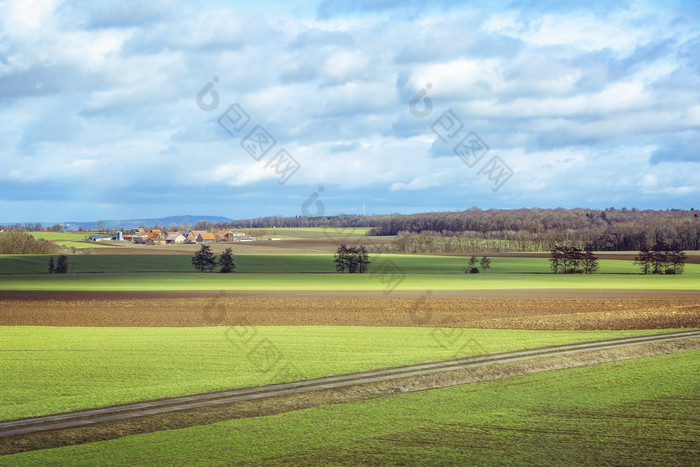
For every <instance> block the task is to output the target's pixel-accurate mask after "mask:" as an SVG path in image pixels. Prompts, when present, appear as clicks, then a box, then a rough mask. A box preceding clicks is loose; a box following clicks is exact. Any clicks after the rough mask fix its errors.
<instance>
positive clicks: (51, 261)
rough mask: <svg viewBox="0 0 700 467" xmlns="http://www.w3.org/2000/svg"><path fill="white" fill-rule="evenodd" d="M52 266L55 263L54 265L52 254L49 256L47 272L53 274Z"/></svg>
mask: <svg viewBox="0 0 700 467" xmlns="http://www.w3.org/2000/svg"><path fill="white" fill-rule="evenodd" d="M54 267H55V265H54V262H53V256H52V257H51V258H49V274H53V270H54Z"/></svg>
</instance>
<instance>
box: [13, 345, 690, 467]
mask: <svg viewBox="0 0 700 467" xmlns="http://www.w3.org/2000/svg"><path fill="white" fill-rule="evenodd" d="M699 358H700V351H688V352H683V353H678V354H672V355H665V356H659V357H649V358H643V359H637V360H629V361H622V362H614V363H605V364H600V365H596V366H592V367H583V368H574V369H569V370H561V371H555V372H549V373H540V374H534V375H529V376H522V377H516V378H512V379H507V380H503V381H494V382H484V383H475V384H470V385H465V386H458V387H452V388H446V389H439V390H433V391H424V392H418V393H411V394H400V395H392V396H388V397H382V398H379V399H373V400H369V401H363V402H356V403H349V404H341V405H330V406H324V407H317V408H311V409H306V410H301V411H296V412H289V413H282V414H278V415H272V416H267V417H258V418H250V419H239V420H230V421H225V422H220V423H215V424H212V425H206V426H198V427H192V428H185V429H180V430H172V431H165V432H155V433H149V434H143V435H134V436H128V437H125V438H121V439H117V440H111V441H102V442H96V443H90V444H84V445H79V446H70V447H62V448H56V449H48V450H41V451H35V452H29V453H23V454H17V455H12V456H7V457H5V458H3V459H0V463H7V464H11V465H41V464H47V463H51V464H56V465H78V464H79V465H83V464H94V463H98V464H102V465H134V464H148V465H182V464H197V465H223V464H228V465H230V464H244V465H252V464H255V465H258V464H277V463H288V464H297V465H312V464H324V465H360V464H363V465H399V464H400V465H416V464H431V465H505V464H509V465H533V464H534V465H572V464H576V465H579V464H581V465H583V464H585V465H593V464H597V465H696V464H697V460H698V458H699V457H700V443H699V441H698V440H700V408H699V407H698V400H699V399H700V385H699V384H698V375H697V362H698V359H699ZM436 407H439V410H436Z"/></svg>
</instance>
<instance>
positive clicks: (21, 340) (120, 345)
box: [0, 326, 653, 420]
mask: <svg viewBox="0 0 700 467" xmlns="http://www.w3.org/2000/svg"><path fill="white" fill-rule="evenodd" d="M248 330H250V329H248ZM237 332H239V333H240V332H243V328H240V327H238V328H227V327H196V328H86V327H24V326H12V327H0V354H2V359H0V374H2V375H3V377H2V378H1V379H0V400H2V401H3V403H2V405H1V406H0V420H2V419H11V418H19V417H28V416H33V415H40V414H47V413H54V412H61V411H69V410H75V409H80V408H88V407H99V406H104V405H110V404H117V403H122V402H129V401H136V400H145V399H155V398H159V397H166V396H175V395H182V394H192V393H198V392H207V391H214V390H219V389H230V388H235V387H243V386H255V385H260V384H266V383H272V382H280V381H291V380H295V379H305V378H314V377H319V376H325V375H331V374H340V373H348V372H354V371H359V370H367V369H372V368H379V367H386V366H395V365H402V364H408V363H416V362H422V361H428V360H439V359H445V358H450V357H453V356H454V355H455V353H456V352H458V351H459V349H462V348H464V349H467V350H465V351H464V352H463V353H464V354H479V353H490V352H500V351H505V350H513V349H520V348H527V347H537V346H545V345H553V344H563V343H567V342H574V341H582V340H595V339H603V338H608V337H622V336H628V335H638V334H643V333H653V332H649V331H523V330H485V329H476V330H464V331H457V332H458V333H459V334H457V335H455V334H454V333H455V330H454V329H452V330H450V331H447V332H449V333H450V334H449V336H450V342H453V344H451V345H450V346H443V345H442V343H444V342H446V340H445V338H444V334H442V332H443V331H440V330H436V329H434V328H383V327H326V326H316V327H314V326H298V327H280V326H259V327H256V328H255V331H254V332H255V333H256V334H255V337H254V338H253V339H252V340H251V341H250V343H249V344H242V341H241V339H240V338H237V337H236V336H238V334H236V333H237ZM261 342H264V343H269V344H271V345H273V347H274V349H275V351H274V352H272V353H273V354H275V355H277V356H278V357H276V359H275V360H274V362H271V361H268V360H265V359H263V357H262V356H260V355H262V354H261V353H260V355H259V353H257V352H256V351H255V349H256V348H258V347H257V346H258V345H262V344H260V343H261ZM461 354H462V353H460V355H461ZM266 355H267V354H266ZM287 364H292V365H293V366H294V368H296V370H297V372H298V373H299V374H298V375H297V376H296V377H294V376H288V375H285V374H283V372H282V371H281V369H282V368H284V367H286V365H287Z"/></svg>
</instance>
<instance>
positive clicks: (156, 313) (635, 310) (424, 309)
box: [0, 290, 700, 330]
mask: <svg viewBox="0 0 700 467" xmlns="http://www.w3.org/2000/svg"><path fill="white" fill-rule="evenodd" d="M564 297H569V298H564ZM242 323H246V324H249V325H282V326H299V325H321V326H426V327H469V328H493V329H549V330H564V329H568V330H594V329H661V328H680V327H700V296H699V295H698V293H696V292H693V291H688V292H675V291H639V292H626V291H590V290H589V291H562V290H556V291H555V290H552V291H543V290H538V291H475V292H464V291H453V292H451V291H446V292H444V293H443V292H442V291H441V292H439V293H438V292H434V293H433V294H432V295H427V296H426V295H421V294H420V293H419V292H415V293H405V294H400V293H394V294H391V295H390V296H389V297H383V296H382V294H381V293H371V292H366V293H365V292H356V293H339V292H320V293H313V292H303V293H273V292H237V293H234V292H231V293H230V294H228V295H227V294H223V293H218V294H212V293H209V294H207V293H178V292H144V293H138V292H77V293H71V292H63V293H61V292H43V293H39V292H4V293H0V325H2V326H12V325H39V326H227V325H237V324H242Z"/></svg>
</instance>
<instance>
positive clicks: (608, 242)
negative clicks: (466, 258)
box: [216, 208, 700, 253]
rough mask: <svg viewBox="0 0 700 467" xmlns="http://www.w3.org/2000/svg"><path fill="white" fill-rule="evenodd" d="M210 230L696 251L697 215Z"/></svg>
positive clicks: (568, 215) (444, 247)
mask: <svg viewBox="0 0 700 467" xmlns="http://www.w3.org/2000/svg"><path fill="white" fill-rule="evenodd" d="M216 227H217V228H272V227H320V228H340V227H370V228H371V232H370V235H396V236H402V237H403V238H402V239H400V240H399V239H398V238H397V243H396V246H395V249H396V251H397V252H401V253H428V251H425V249H426V248H430V249H432V250H433V252H444V253H468V252H470V251H473V252H482V251H483V252H486V251H503V252H507V251H547V250H551V249H552V248H553V247H554V246H555V245H561V244H570V245H574V246H576V247H578V248H581V249H583V248H585V246H586V245H590V246H591V248H593V250H597V251H630V250H636V251H639V250H641V249H643V248H645V247H646V248H651V247H652V246H653V245H656V244H657V243H666V244H669V245H675V246H677V247H679V248H681V249H683V250H698V249H700V218H699V217H698V213H697V211H695V210H694V209H690V210H681V209H671V210H665V211H661V210H643V211H640V210H637V209H625V208H622V209H615V208H608V209H605V210H596V209H581V208H577V209H561V208H559V209H489V210H481V209H478V208H471V209H468V210H466V211H458V212H437V213H421V214H410V215H403V214H390V215H371V216H359V215H342V216H319V217H304V216H296V217H281V216H272V217H260V218H256V219H246V220H240V221H234V222H230V223H223V224H216ZM417 235H421V236H417ZM427 237H430V241H426V238H427ZM475 247H476V248H477V249H474V248H475Z"/></svg>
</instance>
